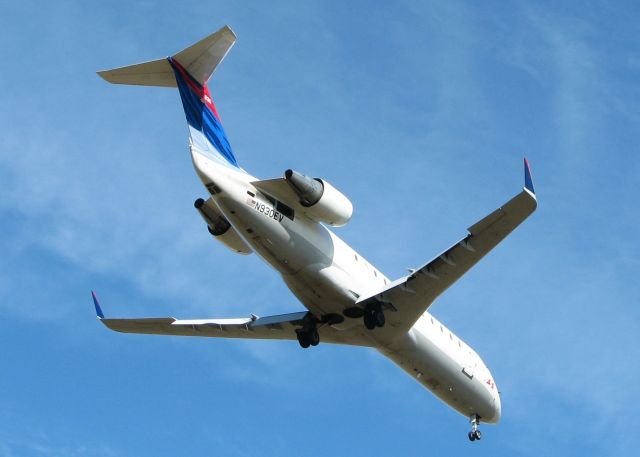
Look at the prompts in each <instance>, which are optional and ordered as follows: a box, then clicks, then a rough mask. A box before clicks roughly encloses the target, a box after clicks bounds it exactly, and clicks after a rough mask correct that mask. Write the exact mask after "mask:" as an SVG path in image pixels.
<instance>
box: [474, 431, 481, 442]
mask: <svg viewBox="0 0 640 457" xmlns="http://www.w3.org/2000/svg"><path fill="white" fill-rule="evenodd" d="M473 436H474V438H475V439H477V440H480V439H481V438H482V433H481V432H480V430H476V431H475V432H473Z"/></svg>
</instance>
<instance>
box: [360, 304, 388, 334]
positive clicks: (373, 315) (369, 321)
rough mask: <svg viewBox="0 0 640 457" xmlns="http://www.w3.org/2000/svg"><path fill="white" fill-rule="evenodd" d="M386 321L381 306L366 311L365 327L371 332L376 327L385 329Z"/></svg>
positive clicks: (368, 308)
mask: <svg viewBox="0 0 640 457" xmlns="http://www.w3.org/2000/svg"><path fill="white" fill-rule="evenodd" d="M385 322H386V319H385V317H384V311H382V306H380V305H379V304H376V305H372V306H369V307H367V308H365V310H364V326H365V327H367V329H369V330H373V329H374V328H376V327H383V326H384V323H385Z"/></svg>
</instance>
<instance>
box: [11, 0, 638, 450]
mask: <svg viewBox="0 0 640 457" xmlns="http://www.w3.org/2000/svg"><path fill="white" fill-rule="evenodd" d="M639 13H640V11H639V8H638V6H637V4H636V3H635V2H616V5H615V6H614V5H613V4H612V3H611V2H588V3H583V2H563V5H562V6H559V5H557V4H556V2H535V4H534V3H533V2H494V1H488V2H458V1H450V2H393V3H391V2H385V3H384V4H382V3H380V4H379V5H376V6H374V5H372V4H371V3H369V2H358V1H354V2H348V3H347V2H333V1H328V2H323V1H317V2H217V1H212V2H190V1H185V2H180V4H177V3H176V2H161V3H158V4H156V3H153V2H144V1H142V2H132V1H127V2H120V1H114V2H90V1H64V0H62V1H57V2H48V3H47V2H35V1H28V0H27V1H22V2H5V3H3V8H2V15H1V16H0V42H1V43H2V44H3V46H2V50H3V61H4V67H3V68H4V71H2V73H0V82H1V84H0V100H2V104H1V105H0V125H2V126H3V127H2V134H1V135H0V151H1V154H0V195H2V198H1V199H0V221H1V222H0V235H1V236H0V253H1V259H2V261H1V262H0V269H1V272H0V312H1V313H2V319H0V345H1V347H2V349H1V350H0V354H1V361H2V363H1V367H2V369H1V370H0V405H1V407H0V456H1V457H14V456H32V455H33V456H68V457H76V456H97V457H102V456H122V457H129V456H154V457H155V456H169V455H202V454H207V455H226V456H241V457H244V456H271V455H273V456H275V455H278V456H280V455H305V456H326V455H339V456H340V455H349V456H354V455H355V456H360V455H366V456H372V455H380V456H385V455H391V454H394V455H406V456H424V455H458V454H461V453H467V452H473V453H474V455H478V456H481V455H492V456H495V455H505V454H509V455H514V456H546V455H593V456H596V455H597V456H600V455H602V456H608V455H616V456H626V455H636V453H637V452H635V447H636V444H635V441H636V435H637V410H638V407H637V405H638V398H640V387H639V386H640V383H638V381H637V378H638V376H639V375H640V368H639V367H638V364H637V362H638V358H639V357H638V356H639V350H638V343H639V341H638V340H639V338H638V335H639V334H640V308H639V307H638V297H639V296H640V286H639V283H638V280H637V275H638V272H639V271H640V268H639V267H640V265H639V261H638V258H639V256H640V243H639V239H638V236H637V234H636V233H637V227H638V225H639V223H640V218H639V217H638V210H637V193H638V191H639V189H640V179H639V178H638V176H639V175H640V165H639V163H640V161H639V160H638V153H639V152H640V151H639V150H638V144H639V143H640V135H639V134H638V128H637V126H638V122H639V121H640V112H639V111H638V106H640V89H639V86H638V81H639V80H640V52H639V51H640V43H639V42H638V23H640V14H639ZM224 24H229V25H231V27H233V28H234V30H235V32H236V33H237V35H238V37H239V38H238V42H237V43H236V46H235V47H234V49H233V50H232V51H231V53H230V54H229V56H228V57H227V60H226V61H225V62H224V63H223V65H222V66H221V67H220V68H219V69H218V72H217V73H216V75H215V76H214V79H213V80H212V81H211V84H210V86H211V90H212V93H213V96H214V99H215V100H216V103H217V106H218V109H219V111H220V113H221V116H222V118H223V121H224V125H225V129H226V131H227V134H228V136H229V139H230V141H231V143H232V146H233V148H234V151H235V153H236V156H237V157H238V160H239V162H240V164H241V165H242V166H243V167H245V168H246V169H247V170H249V171H250V172H252V173H253V174H254V175H257V176H260V177H263V178H270V177H275V176H279V175H280V174H281V173H282V171H283V170H285V169H286V168H290V167H291V168H294V169H299V170H300V171H303V172H305V173H308V174H312V175H315V176H321V177H323V178H326V179H328V180H329V181H331V182H332V183H333V184H334V185H335V186H336V187H338V188H339V189H341V190H342V191H343V192H344V193H345V194H347V195H348V196H349V197H350V198H351V199H352V201H353V203H354V206H355V214H354V217H353V219H352V221H351V222H350V223H349V225H348V226H346V227H344V228H341V229H338V230H337V233H338V234H339V235H340V236H341V237H343V238H344V239H345V240H346V241H347V242H349V243H350V244H351V245H352V246H354V248H356V249H357V250H358V251H359V252H361V253H362V254H363V255H365V256H366V257H367V258H368V259H369V260H370V261H371V262H373V263H374V264H375V265H376V266H378V267H379V268H380V269H381V270H382V271H384V272H385V273H386V274H387V275H388V276H390V277H394V278H395V277H398V276H400V275H402V274H404V272H405V268H407V267H413V266H416V265H419V264H421V263H423V262H424V261H426V260H428V259H430V258H431V257H432V256H433V255H435V254H437V253H439V252H440V251H441V250H443V249H444V248H446V247H448V246H449V245H450V243H452V242H453V241H456V240H457V239H459V238H460V237H461V236H463V235H464V234H465V228H466V227H468V226H470V225H471V224H472V223H473V222H475V221H476V220H477V219H479V218H480V217H483V216H484V215H485V214H486V213H488V212H490V211H492V210H493V209H495V208H496V207H497V206H498V205H500V204H501V203H503V202H504V201H506V200H507V199H508V198H510V197H511V196H512V195H514V194H515V193H516V192H518V191H519V188H520V186H521V185H522V157H523V156H525V155H526V156H527V157H529V159H530V160H531V162H532V167H533V174H534V180H535V184H536V190H537V192H538V198H539V202H540V205H539V208H538V211H537V212H536V213H535V214H534V215H533V216H532V217H531V219H530V220H528V221H526V222H525V224H523V225H522V226H521V227H520V228H519V229H518V230H517V231H516V232H514V234H513V235H512V236H511V237H510V238H508V239H507V240H506V241H505V242H504V243H503V244H502V245H500V246H499V247H498V248H497V249H496V250H495V251H494V252H492V253H491V254H490V255H489V256H488V257H487V258H486V259H484V260H483V261H482V262H481V263H480V264H479V265H478V266H477V267H476V268H475V269H474V270H472V271H471V272H470V273H469V274H468V275H467V276H465V277H464V278H463V279H462V280H461V281H460V282H459V283H458V284H456V285H455V287H452V288H451V289H450V290H449V291H447V293H446V294H444V295H443V296H442V297H441V298H440V299H439V300H438V301H437V302H436V304H434V305H433V307H432V308H431V310H432V312H433V313H434V314H435V315H436V316H438V317H439V318H440V319H441V320H443V321H444V322H445V323H446V324H447V325H449V326H450V327H451V328H452V329H453V330H454V331H456V333H458V334H459V335H460V336H461V337H462V338H463V339H465V340H466V341H467V342H469V343H470V344H471V345H472V346H473V347H475V348H476V349H477V350H478V352H479V353H480V354H481V355H482V356H483V358H484V359H485V361H486V362H487V363H488V364H489V366H490V368H491V369H492V371H493V373H494V375H495V378H496V381H497V383H498V385H499V387H500V389H501V391H502V404H503V419H502V422H501V423H500V424H499V425H498V426H485V428H484V434H485V437H484V439H483V440H482V441H481V442H480V443H473V444H472V443H469V442H468V441H467V439H466V436H465V434H466V431H467V429H468V425H467V423H466V419H465V418H464V417H461V416H459V415H458V414H457V413H455V412H453V411H452V410H450V409H449V408H447V407H445V406H444V405H442V404H441V403H440V402H439V401H438V400H437V399H436V398H434V397H433V396H432V395H431V394H430V393H429V392H427V391H426V390H424V389H423V388H421V387H420V385H418V384H417V383H416V382H415V381H413V380H412V379H410V378H409V377H408V376H406V375H405V374H404V373H403V372H402V371H401V370H400V369H398V368H397V367H396V366H394V365H393V364H392V363H391V362H389V361H387V360H385V359H384V358H382V357H381V356H380V355H378V354H377V353H375V352H373V351H370V350H366V349H357V348H345V347H339V346H330V345H320V346H319V347H318V348H315V349H313V350H307V351H302V350H301V349H300V348H299V347H298V346H297V344H295V343H287V342H243V341H225V340H205V339H202V340H198V339H186V338H185V339H180V338H162V337H149V336H136V335H121V334H117V333H112V332H108V331H107V330H106V329H104V328H103V327H102V326H101V325H99V324H98V323H97V322H96V321H95V316H94V313H93V309H92V304H91V299H90V294H89V291H90V290H91V289H96V290H97V292H98V294H99V296H100V298H101V301H102V302H103V305H104V307H105V312H106V313H107V314H108V315H111V316H148V315H156V316H165V315H172V316H176V317H183V318H188V317H224V316H242V315H247V314H248V313H250V312H253V313H256V314H258V315H264V314H272V313H278V312H289V311H297V310H299V309H301V305H300V304H299V303H297V302H296V300H295V298H294V297H293V296H292V295H291V294H290V293H289V292H288V291H287V289H286V288H285V287H284V285H283V284H281V282H280V281H279V280H278V277H277V275H276V274H275V272H273V271H272V270H270V269H269V268H268V267H267V266H265V265H264V264H263V263H262V262H261V261H260V260H259V259H258V258H257V257H256V256H251V257H241V256H236V255H234V254H232V253H230V252H229V251H227V250H226V249H225V248H223V247H222V246H220V245H218V244H216V242H215V241H214V240H212V239H211V238H210V236H209V235H208V233H207V231H206V228H205V227H204V226H203V224H202V221H201V220H200V218H199V216H198V214H197V213H196V212H195V211H194V210H193V206H192V203H193V200H194V199H195V198H197V197H201V196H204V195H205V192H206V191H205V189H204V188H202V186H201V185H200V183H199V181H198V179H197V178H196V176H195V174H194V173H193V170H192V166H191V163H190V160H189V156H188V152H187V149H186V144H187V129H186V123H185V121H184V116H183V113H182V108H181V106H180V101H179V97H178V94H177V92H175V91H172V90H169V89H154V88H138V87H121V86H110V85H108V84H106V83H105V82H104V81H102V80H101V79H100V78H98V77H97V76H96V75H95V71H96V70H99V69H104V68H110V67H115V66H121V65H126V64H130V63H135V62H139V61H144V60H150V59H154V58H158V57H161V56H164V55H168V54H171V53H174V52H176V51H178V50H180V49H182V48H183V47H185V46H187V45H189V44H191V43H192V42H194V41H196V40H197V39H200V38H201V37H203V36H205V35H207V34H209V33H211V32H213V31H214V30H216V29H218V28H219V27H221V26H222V25H224Z"/></svg>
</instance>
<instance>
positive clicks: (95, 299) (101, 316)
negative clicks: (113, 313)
mask: <svg viewBox="0 0 640 457" xmlns="http://www.w3.org/2000/svg"><path fill="white" fill-rule="evenodd" d="M91 296H92V297H93V306H95V308H96V315H97V316H98V318H99V319H104V313H103V312H102V308H100V303H98V297H96V293H95V292H94V291H93V290H92V291H91Z"/></svg>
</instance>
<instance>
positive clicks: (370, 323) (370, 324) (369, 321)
mask: <svg viewBox="0 0 640 457" xmlns="http://www.w3.org/2000/svg"><path fill="white" fill-rule="evenodd" d="M364 326H365V327H367V329H368V330H373V329H374V328H376V321H375V318H374V316H373V313H372V312H371V311H369V310H367V311H366V312H365V313H364Z"/></svg>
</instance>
